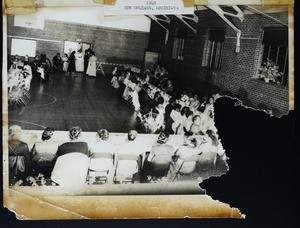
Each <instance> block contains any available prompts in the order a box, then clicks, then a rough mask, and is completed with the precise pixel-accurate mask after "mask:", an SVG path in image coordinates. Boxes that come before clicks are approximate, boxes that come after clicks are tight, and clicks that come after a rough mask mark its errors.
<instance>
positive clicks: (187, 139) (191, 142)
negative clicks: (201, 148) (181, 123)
mask: <svg viewBox="0 0 300 228" xmlns="http://www.w3.org/2000/svg"><path fill="white" fill-rule="evenodd" d="M184 144H185V145H187V146H189V147H192V148H194V147H197V146H198V141H197V139H196V138H195V134H194V133H193V132H192V131H186V132H185V133H184Z"/></svg>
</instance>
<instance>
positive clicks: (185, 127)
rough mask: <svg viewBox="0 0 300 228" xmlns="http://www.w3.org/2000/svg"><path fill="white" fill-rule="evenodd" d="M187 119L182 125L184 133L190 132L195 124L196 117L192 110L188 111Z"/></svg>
mask: <svg viewBox="0 0 300 228" xmlns="http://www.w3.org/2000/svg"><path fill="white" fill-rule="evenodd" d="M185 117H186V118H185V119H184V121H183V123H182V126H183V132H187V131H190V129H191V126H192V124H193V117H194V113H193V111H192V110H190V109H188V110H187V111H186V113H185Z"/></svg>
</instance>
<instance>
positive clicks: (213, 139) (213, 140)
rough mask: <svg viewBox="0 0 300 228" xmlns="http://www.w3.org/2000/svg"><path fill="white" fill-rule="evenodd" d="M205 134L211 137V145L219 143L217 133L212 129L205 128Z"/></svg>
mask: <svg viewBox="0 0 300 228" xmlns="http://www.w3.org/2000/svg"><path fill="white" fill-rule="evenodd" d="M206 134H207V135H208V136H209V137H210V138H211V140H212V143H213V145H216V146H217V145H218V144H219V141H218V137H217V135H216V134H215V132H214V131H212V130H207V131H206Z"/></svg>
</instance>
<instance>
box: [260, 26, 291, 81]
mask: <svg viewBox="0 0 300 228" xmlns="http://www.w3.org/2000/svg"><path fill="white" fill-rule="evenodd" d="M262 44H263V52H262V63H261V64H263V63H265V62H267V60H268V59H269V60H271V61H272V62H274V63H275V65H276V66H278V67H279V70H278V71H279V72H281V73H282V77H281V78H280V79H279V80H280V81H279V82H280V83H281V84H282V85H286V84H287V78H288V59H289V57H288V30H287V28H274V27H271V28H265V29H264V36H263V40H262Z"/></svg>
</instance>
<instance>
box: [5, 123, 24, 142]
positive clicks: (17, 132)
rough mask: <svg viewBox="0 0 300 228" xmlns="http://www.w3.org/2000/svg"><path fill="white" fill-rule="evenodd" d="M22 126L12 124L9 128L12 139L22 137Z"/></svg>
mask: <svg viewBox="0 0 300 228" xmlns="http://www.w3.org/2000/svg"><path fill="white" fill-rule="evenodd" d="M21 132H22V128H21V127H20V126H18V125H12V126H11V127H10V128H9V129H8V134H9V138H10V139H19V138H20V137H21Z"/></svg>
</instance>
